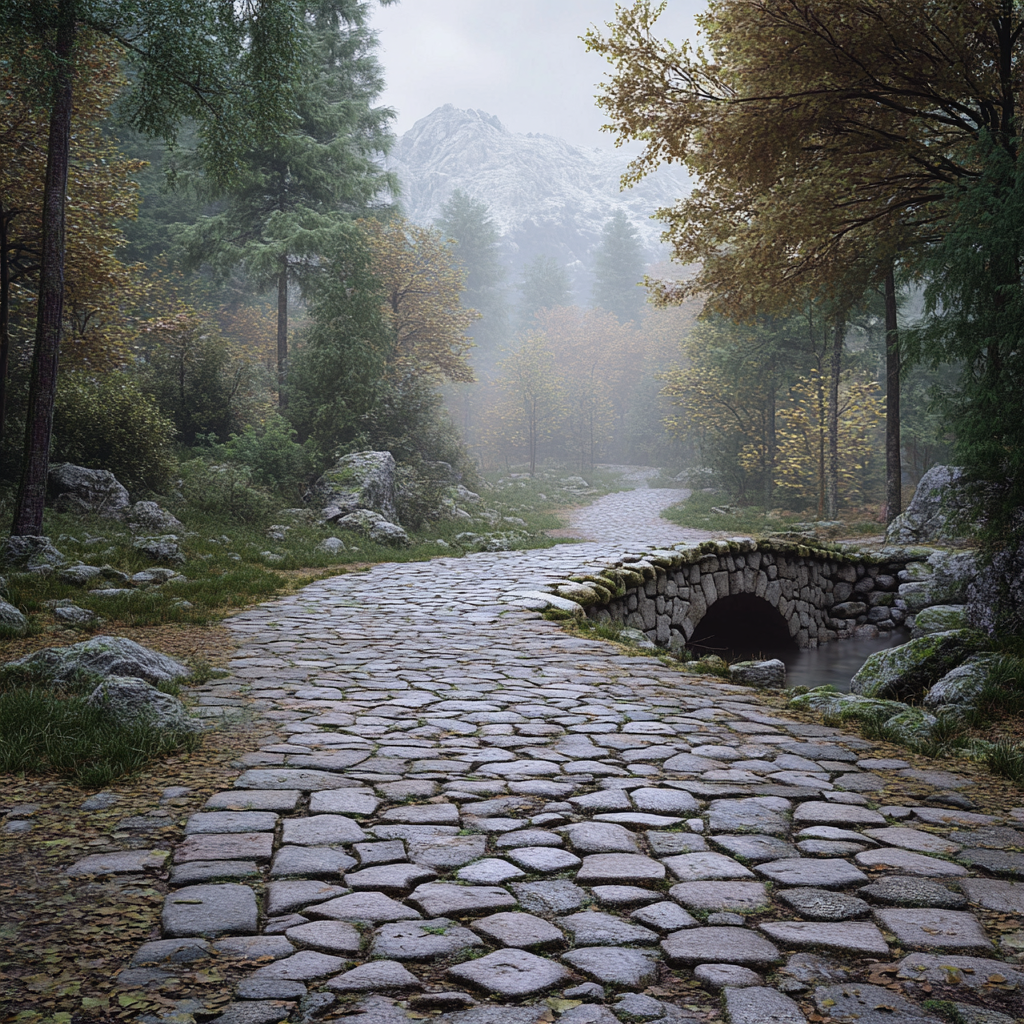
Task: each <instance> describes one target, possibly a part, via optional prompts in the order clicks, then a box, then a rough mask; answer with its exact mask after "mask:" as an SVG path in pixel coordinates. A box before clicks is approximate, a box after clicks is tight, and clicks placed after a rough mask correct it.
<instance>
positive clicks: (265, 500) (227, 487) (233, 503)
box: [178, 459, 277, 524]
mask: <svg viewBox="0 0 1024 1024" xmlns="http://www.w3.org/2000/svg"><path fill="white" fill-rule="evenodd" d="M178 490H179V494H178V497H179V499H180V500H181V502H182V503H183V504H184V505H185V506H186V507H187V508H188V509H189V511H191V512H198V513H200V514H201V515H207V516H213V517H215V518H218V519H225V518H227V519H236V520H239V521H240V522H243V523H256V524H260V523H265V522H267V521H269V519H270V516H271V514H272V513H273V511H274V509H275V508H276V507H277V502H275V501H274V499H273V496H272V495H271V494H270V492H269V491H267V490H266V488H263V487H259V486H258V485H256V484H254V483H253V481H252V471H251V470H250V469H249V467H248V466H238V465H234V464H233V463H230V462H229V463H211V462H209V461H208V460H206V459H191V460H190V461H188V462H185V463H182V466H181V480H180V483H179V485H178Z"/></svg>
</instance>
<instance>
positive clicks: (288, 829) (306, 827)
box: [281, 814, 369, 846]
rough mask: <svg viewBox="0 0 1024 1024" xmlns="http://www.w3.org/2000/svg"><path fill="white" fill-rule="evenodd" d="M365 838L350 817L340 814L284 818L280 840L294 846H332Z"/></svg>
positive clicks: (367, 837)
mask: <svg viewBox="0 0 1024 1024" xmlns="http://www.w3.org/2000/svg"><path fill="white" fill-rule="evenodd" d="M366 839H369V836H368V835H367V834H366V833H365V832H364V831H363V830H362V829H361V828H360V827H359V826H358V825H357V824H356V823H355V822H354V821H353V820H352V819H351V818H345V817H343V816H342V815H340V814H314V815H311V816H310V817H308V818H286V819H285V822H284V826H283V828H282V831H281V841H282V842H283V843H288V844H290V845H294V846H332V845H335V844H337V845H341V844H344V843H359V842H362V841H364V840H366Z"/></svg>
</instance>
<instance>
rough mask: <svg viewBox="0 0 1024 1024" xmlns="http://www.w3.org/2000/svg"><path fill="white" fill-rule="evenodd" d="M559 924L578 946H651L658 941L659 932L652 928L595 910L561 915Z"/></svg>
mask: <svg viewBox="0 0 1024 1024" xmlns="http://www.w3.org/2000/svg"><path fill="white" fill-rule="evenodd" d="M558 925H559V927H561V928H564V929H565V930H566V931H567V932H569V934H570V935H571V936H572V938H573V941H574V943H575V944H576V945H577V946H620V945H626V944H636V945H639V946H649V945H653V944H654V943H656V942H657V941H658V934H657V932H653V931H651V930H650V928H644V927H643V926H642V925H639V924H630V923H629V922H628V921H624V920H623V919H622V918H621V917H616V916H615V915H614V914H605V913H601V912H600V911H595V910H587V911H584V912H583V913H581V914H571V915H569V916H568V917H560V918H558Z"/></svg>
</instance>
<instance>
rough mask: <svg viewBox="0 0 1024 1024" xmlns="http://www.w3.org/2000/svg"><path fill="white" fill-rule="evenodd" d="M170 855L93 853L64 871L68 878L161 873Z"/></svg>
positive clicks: (137, 852) (157, 852) (132, 851)
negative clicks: (149, 872) (150, 872)
mask: <svg viewBox="0 0 1024 1024" xmlns="http://www.w3.org/2000/svg"><path fill="white" fill-rule="evenodd" d="M169 857H170V853H169V852H168V851H167V850H120V851H118V852H116V853H93V854H90V855H89V856H88V857H82V858H81V860H76V861H75V863H74V864H72V865H71V867H69V868H68V869H67V871H65V874H66V875H68V877H69V878H88V877H89V876H90V875H95V876H100V875H137V874H143V873H144V872H146V871H162V870H163V868H164V866H165V865H166V864H167V860H168V858H169Z"/></svg>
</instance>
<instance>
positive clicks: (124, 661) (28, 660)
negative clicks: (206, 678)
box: [14, 636, 190, 683]
mask: <svg viewBox="0 0 1024 1024" xmlns="http://www.w3.org/2000/svg"><path fill="white" fill-rule="evenodd" d="M14 664H15V665H31V666H33V667H41V668H43V669H44V670H46V672H47V674H48V675H49V676H50V678H52V679H53V680H54V681H55V682H62V681H64V680H66V679H69V678H70V677H71V676H72V675H74V673H76V672H91V673H93V674H95V675H100V676H124V677H131V678H135V679H143V680H145V681H146V682H150V683H165V682H169V681H170V680H172V679H181V678H184V677H186V676H188V675H189V674H190V672H189V669H188V668H187V667H186V666H185V665H183V664H182V663H181V662H180V661H175V660H174V658H169V657H168V656H167V655H166V654H160V653H158V652H157V651H153V650H150V649H149V648H148V647H143V646H142V644H137V643H136V642H135V641H134V640H126V639H125V638H124V637H120V636H94V637H92V639H90V640H84V641H82V643H79V644H72V645H71V646H70V647H45V648H43V650H41V651H36V652H35V653H34V654H30V655H28V656H27V657H25V658H22V659H21V660H20V661H16V662H14Z"/></svg>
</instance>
